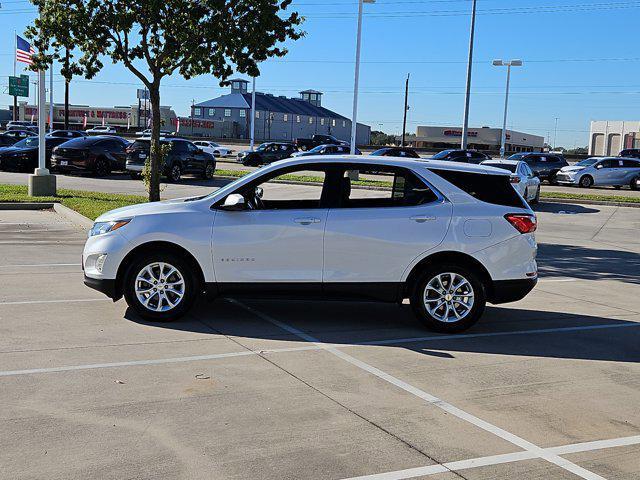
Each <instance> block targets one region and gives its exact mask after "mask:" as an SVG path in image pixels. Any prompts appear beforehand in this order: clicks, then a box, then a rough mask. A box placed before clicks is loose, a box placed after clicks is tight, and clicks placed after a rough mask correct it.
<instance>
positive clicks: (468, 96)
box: [460, 0, 476, 150]
mask: <svg viewBox="0 0 640 480" xmlns="http://www.w3.org/2000/svg"><path fill="white" fill-rule="evenodd" d="M475 30H476V0H473V4H472V6H471V29H470V34H469V60H468V62H467V91H466V93H465V97H464V117H463V121H462V144H461V147H460V148H462V150H466V149H467V133H468V131H469V101H470V99H471V67H472V66H473V37H474V34H475Z"/></svg>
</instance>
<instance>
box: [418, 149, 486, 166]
mask: <svg viewBox="0 0 640 480" xmlns="http://www.w3.org/2000/svg"><path fill="white" fill-rule="evenodd" d="M431 159H432V160H449V161H451V162H464V163H476V164H477V163H480V162H482V161H484V160H491V157H490V156H489V155H486V154H484V153H482V152H478V151H477V150H453V149H449V150H442V151H441V152H438V153H436V154H435V155H434V156H433V157H431Z"/></svg>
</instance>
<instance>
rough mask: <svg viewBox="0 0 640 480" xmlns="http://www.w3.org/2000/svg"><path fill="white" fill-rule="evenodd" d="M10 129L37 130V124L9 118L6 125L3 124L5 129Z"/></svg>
mask: <svg viewBox="0 0 640 480" xmlns="http://www.w3.org/2000/svg"><path fill="white" fill-rule="evenodd" d="M10 129H24V130H29V131H33V129H36V130H37V129H38V126H37V125H36V124H34V123H31V122H27V121H24V120H9V121H8V122H7V125H6V126H5V130H10Z"/></svg>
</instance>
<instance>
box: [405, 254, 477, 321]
mask: <svg viewBox="0 0 640 480" xmlns="http://www.w3.org/2000/svg"><path fill="white" fill-rule="evenodd" d="M485 304H486V294H485V288H484V285H483V284H482V281H481V279H480V276H479V275H477V274H476V273H475V272H474V271H472V270H469V269H467V268H465V267H463V266H461V265H457V264H443V265H437V266H433V267H430V268H428V269H427V270H425V272H423V274H422V275H421V276H420V278H419V279H418V281H417V282H416V286H415V288H414V291H413V294H412V296H411V307H412V308H413V311H414V313H415V315H416V317H417V318H418V320H420V322H422V323H423V324H424V325H426V326H427V328H429V329H431V330H435V331H437V332H448V333H455V332H461V331H463V330H466V329H468V328H469V327H471V326H472V325H474V324H475V323H476V322H477V321H478V320H479V319H480V317H481V316H482V314H483V312H484V308H485Z"/></svg>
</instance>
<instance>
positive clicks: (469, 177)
mask: <svg viewBox="0 0 640 480" xmlns="http://www.w3.org/2000/svg"><path fill="white" fill-rule="evenodd" d="M430 170H431V171H432V172H433V173H435V174H436V175H438V176H439V177H441V178H443V179H445V180H446V181H447V182H449V183H451V184H452V185H454V186H456V187H458V188H459V189H460V190H463V191H465V192H466V193H468V194H469V195H471V196H472V197H473V198H476V199H478V200H480V201H482V202H486V203H492V204H494V205H503V206H505V207H517V208H527V206H526V204H525V203H524V200H522V198H521V197H520V195H518V193H517V192H516V191H515V189H514V188H513V187H512V186H511V181H510V179H509V176H508V175H492V174H484V173H471V172H457V171H453V170H441V169H435V168H434V169H430Z"/></svg>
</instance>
